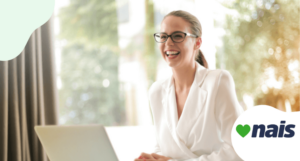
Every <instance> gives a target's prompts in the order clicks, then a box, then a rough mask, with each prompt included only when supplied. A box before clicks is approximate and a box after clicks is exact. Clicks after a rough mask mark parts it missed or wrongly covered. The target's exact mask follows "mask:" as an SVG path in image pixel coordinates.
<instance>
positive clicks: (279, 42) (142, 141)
mask: <svg viewBox="0 0 300 161" xmlns="http://www.w3.org/2000/svg"><path fill="white" fill-rule="evenodd" d="M173 10H185V11H188V12H190V13H192V14H193V15H195V16H196V17H197V18H198V19H199V20H200V22H201V25H202V30H203V36H202V41H203V43H202V46H201V48H200V49H201V50H202V51H203V53H204V55H205V58H206V59H207V61H208V64H209V68H210V69H226V70H228V71H229V72H230V73H231V74H232V76H233V78H234V81H235V86H236V92H237V97H238V100H239V102H240V104H241V106H242V107H243V108H244V109H245V110H247V109H248V108H251V107H252V106H254V105H262V104H264V105H270V106H273V107H275V108H277V109H279V110H282V111H286V112H293V111H299V107H300V104H299V103H300V100H299V98H300V95H299V94H300V86H299V84H300V82H299V81H300V75H299V74H300V65H299V57H300V54H299V53H300V45H299V43H300V33H299V31H300V30H299V20H300V17H299V14H300V13H299V11H300V3H299V1H298V0H209V1H207V0H164V1H161V0H59V1H56V6H55V24H54V31H55V54H56V64H57V66H56V70H57V73H58V75H57V78H58V79H57V85H58V86H57V88H58V90H59V114H60V116H59V123H60V124H64V125H70V124H103V125H105V126H106V127H107V132H108V134H109V137H110V138H111V142H112V144H113V146H114V148H115V150H116V152H117V155H118V156H119V158H120V160H133V158H136V157H138V156H139V153H140V152H151V151H152V148H153V146H154V142H155V136H154V132H153V130H154V129H153V123H152V115H151V111H150V107H149V102H148V95H147V92H148V89H149V87H150V86H151V84H152V83H153V82H154V81H156V80H159V79H163V78H165V77H168V76H169V75H170V74H171V69H170V68H169V67H168V66H167V65H166V63H165V62H164V60H163V59H162V58H161V56H160V53H159V51H158V46H157V44H156V43H155V41H154V39H153V33H155V32H159V31H160V23H161V21H162V19H163V17H164V15H166V14H168V13H169V12H171V11H173Z"/></svg>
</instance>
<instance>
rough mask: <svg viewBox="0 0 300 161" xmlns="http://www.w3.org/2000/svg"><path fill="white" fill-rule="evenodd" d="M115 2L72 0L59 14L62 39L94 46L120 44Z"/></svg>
mask: <svg viewBox="0 0 300 161" xmlns="http://www.w3.org/2000/svg"><path fill="white" fill-rule="evenodd" d="M115 3H116V2H115V0H71V1H70V5H69V6H67V7H65V8H62V10H61V11H60V14H59V18H60V23H61V31H62V32H61V34H60V38H62V39H67V40H70V41H80V42H82V43H92V44H94V45H96V46H97V45H103V44H105V45H112V46H116V45H117V44H118V22H117V12H116V4H115Z"/></svg>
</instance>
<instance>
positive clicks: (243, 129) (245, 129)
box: [236, 124, 251, 137]
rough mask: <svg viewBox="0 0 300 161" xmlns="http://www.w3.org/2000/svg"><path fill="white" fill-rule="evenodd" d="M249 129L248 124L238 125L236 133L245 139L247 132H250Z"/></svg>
mask: <svg viewBox="0 0 300 161" xmlns="http://www.w3.org/2000/svg"><path fill="white" fill-rule="evenodd" d="M250 130H251V128H250V126H249V125H248V124H246V125H244V126H243V125H238V126H236V132H237V133H238V134H240V135H241V136H242V137H245V136H246V135H247V134H248V133H249V132H250Z"/></svg>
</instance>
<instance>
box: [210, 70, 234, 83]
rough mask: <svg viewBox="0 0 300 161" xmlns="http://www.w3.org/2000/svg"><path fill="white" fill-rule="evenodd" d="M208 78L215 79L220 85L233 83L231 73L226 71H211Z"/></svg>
mask: <svg viewBox="0 0 300 161" xmlns="http://www.w3.org/2000/svg"><path fill="white" fill-rule="evenodd" d="M207 77H208V79H215V80H216V81H217V82H218V84H222V83H224V82H229V81H233V78H232V75H231V74H230V72H229V71H227V70H224V69H214V70H209V72H208V75H207Z"/></svg>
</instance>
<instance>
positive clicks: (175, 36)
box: [173, 35, 182, 38]
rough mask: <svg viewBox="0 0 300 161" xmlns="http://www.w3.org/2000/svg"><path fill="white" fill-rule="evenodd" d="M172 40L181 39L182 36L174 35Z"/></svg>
mask: <svg viewBox="0 0 300 161" xmlns="http://www.w3.org/2000/svg"><path fill="white" fill-rule="evenodd" d="M173 37H174V38H182V35H174V36H173Z"/></svg>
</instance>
